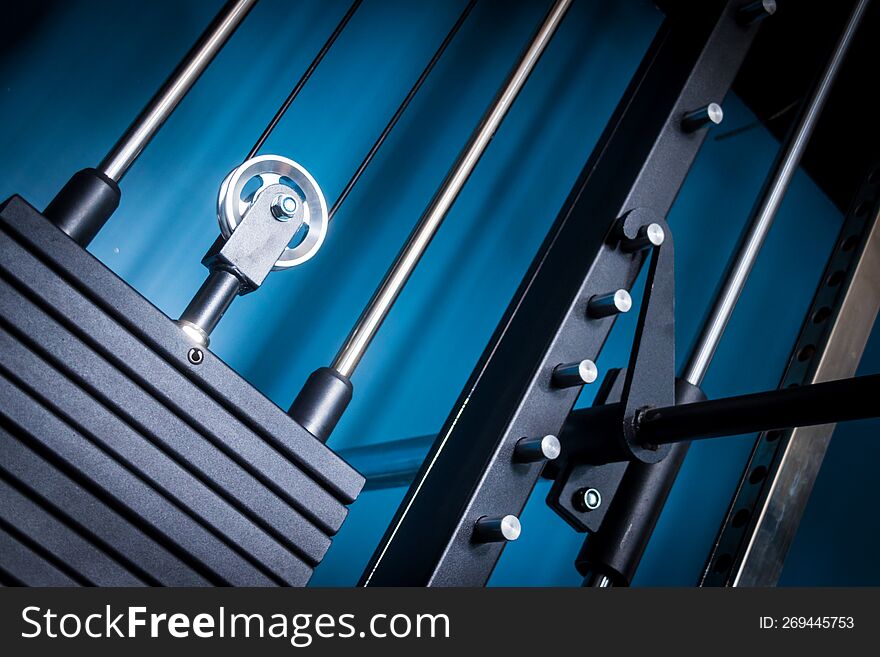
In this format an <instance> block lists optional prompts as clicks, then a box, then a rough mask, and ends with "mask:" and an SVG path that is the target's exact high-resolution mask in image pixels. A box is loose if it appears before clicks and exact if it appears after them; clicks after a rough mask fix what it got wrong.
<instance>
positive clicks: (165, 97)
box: [98, 0, 257, 182]
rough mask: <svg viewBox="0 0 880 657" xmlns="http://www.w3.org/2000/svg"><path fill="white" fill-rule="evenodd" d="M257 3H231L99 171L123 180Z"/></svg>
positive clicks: (246, 0) (239, 0)
mask: <svg viewBox="0 0 880 657" xmlns="http://www.w3.org/2000/svg"><path fill="white" fill-rule="evenodd" d="M256 3H257V0H230V1H229V2H227V3H226V4H225V5H224V6H223V9H222V10H221V11H220V13H219V14H217V17H216V18H215V19H214V21H213V22H212V23H211V24H210V25H209V26H208V28H207V29H206V30H205V32H204V33H203V34H202V36H201V37H200V38H199V40H198V42H197V43H196V45H195V46H193V48H192V49H191V50H190V51H189V52H188V53H187V55H186V57H184V59H183V61H182V62H181V63H180V65H179V66H178V67H177V69H176V70H175V71H174V73H172V74H171V77H169V78H168V80H166V81H165V84H164V85H162V88H161V89H159V91H158V92H157V93H156V95H155V96H153V98H152V99H151V100H150V102H149V103H148V104H147V106H146V107H145V108H144V109H143V111H141V113H140V114H139V115H138V117H137V118H136V119H135V120H134V122H133V123H132V124H131V125H130V126H129V127H128V130H126V132H125V134H124V135H122V137H121V138H120V139H119V141H118V142H116V145H115V146H113V148H112V149H111V150H110V152H109V153H107V155H106V156H105V157H104V159H103V160H101V163H100V164H99V165H98V169H99V170H100V171H101V172H102V173H103V174H104V175H106V176H107V177H108V178H111V179H112V180H114V181H116V182H119V181H120V180H122V177H123V176H124V175H125V174H126V172H127V171H128V169H129V168H130V167H131V165H132V164H133V163H134V161H135V160H136V159H137V158H138V156H139V155H140V154H141V151H143V150H144V148H145V147H146V145H147V144H149V143H150V140H151V139H152V138H153V137H154V136H155V134H156V132H157V131H158V130H159V128H161V127H162V124H163V123H165V121H166V120H167V119H168V117H169V116H171V113H172V112H173V111H174V110H175V109H176V108H177V105H178V104H179V103H180V101H181V100H183V97H184V96H186V94H187V92H189V90H190V89H191V88H192V86H193V85H194V84H195V82H196V80H198V79H199V77H200V76H201V74H202V72H203V71H204V70H205V68H207V66H208V64H210V63H211V61H212V60H213V59H214V57H215V56H216V55H217V53H218V52H220V49H221V48H223V46H224V45H225V43H226V42H227V41H228V40H229V37H230V36H232V33H233V32H235V30H236V28H238V26H239V25H240V24H241V22H242V21H243V20H244V18H245V16H247V15H248V12H250V10H251V9H252V8H253V6H254V5H255V4H256Z"/></svg>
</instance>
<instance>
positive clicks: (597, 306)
mask: <svg viewBox="0 0 880 657" xmlns="http://www.w3.org/2000/svg"><path fill="white" fill-rule="evenodd" d="M630 308H632V297H631V296H630V295H629V292H627V291H626V290H617V291H616V292H609V293H608V294H597V295H595V296H592V297H590V300H589V301H588V302H587V315H589V316H590V317H592V318H593V319H600V318H602V317H611V316H612V315H619V314H620V313H625V312H629V309H630Z"/></svg>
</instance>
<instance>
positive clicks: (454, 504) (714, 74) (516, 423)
mask: <svg viewBox="0 0 880 657" xmlns="http://www.w3.org/2000/svg"><path fill="white" fill-rule="evenodd" d="M738 4H740V3H738V2H727V3H720V2H704V3H694V4H693V5H690V4H689V5H688V6H687V10H686V11H679V12H678V13H677V14H676V15H675V16H674V17H670V18H669V19H667V21H666V22H665V23H664V24H663V26H662V27H661V29H660V31H659V33H658V35H657V37H656V38H655V40H654V42H653V44H652V45H651V47H650V49H649V50H648V53H647V54H646V56H645V58H644V59H643V61H642V64H641V65H640V67H639V69H638V71H637V72H636V74H635V76H634V77H633V80H632V82H631V83H630V85H629V87H628V89H627V91H626V93H625V95H624V97H623V99H622V100H621V102H620V104H619V105H618V108H617V110H616V111H615V113H614V115H613V116H612V118H611V120H610V122H609V124H608V126H607V127H606V130H605V132H604V133H603V135H602V137H601V138H600V140H599V142H598V144H597V146H596V147H595V149H594V151H593V155H592V156H591V157H590V159H589V161H588V162H587V164H586V166H585V168H584V171H583V173H582V174H581V176H580V177H579V179H578V181H577V183H576V184H575V186H574V188H573V190H572V192H571V194H570V196H569V198H568V200H567V201H566V202H565V204H564V206H563V208H562V210H561V212H560V213H559V216H558V218H557V220H556V221H555V223H554V225H553V226H552V228H551V230H550V232H549V234H548V236H547V238H546V240H545V242H544V244H543V245H542V246H541V248H540V250H539V252H538V254H537V255H536V258H535V260H534V261H533V264H532V266H531V268H530V269H529V272H528V273H527V274H526V276H525V278H524V280H523V282H522V284H521V285H520V288H519V289H518V290H517V292H516V294H515V295H514V298H513V300H512V301H511V304H510V306H509V307H508V310H507V312H506V313H505V315H504V317H503V318H502V320H501V322H500V324H499V326H498V328H497V330H496V332H495V334H494V335H493V337H492V338H491V340H490V342H489V344H488V346H487V348H486V350H485V351H484V353H483V356H482V357H481V359H480V361H479V362H478V364H477V366H476V368H475V370H474V372H473V374H472V375H471V378H470V380H469V381H468V383H467V384H466V386H465V389H464V390H463V392H462V394H461V396H460V397H459V399H458V401H457V403H456V404H455V406H454V407H453V409H452V411H451V413H450V415H449V418H448V419H447V421H446V423H445V425H444V427H443V429H442V430H441V432H440V434H439V436H438V439H437V441H436V442H435V443H434V446H433V447H432V449H431V451H430V452H429V454H428V456H427V458H426V459H425V463H424V464H423V466H422V468H421V470H420V472H419V473H418V475H417V476H416V479H415V481H414V482H413V485H412V487H411V488H410V490H409V492H408V493H407V495H406V498H405V499H404V501H403V503H402V505H401V507H400V509H399V510H398V512H397V514H396V515H395V518H394V520H393V521H392V523H391V525H390V527H389V529H388V531H387V532H386V534H385V536H384V538H383V539H382V541H381V543H380V544H379V546H378V548H377V550H376V553H375V554H374V556H373V558H372V559H371V561H370V563H369V565H368V566H367V569H366V571H365V573H364V575H363V577H362V579H361V583H362V584H363V585H482V584H485V582H486V581H487V579H488V577H489V575H490V574H491V572H492V569H493V568H494V566H495V563H496V561H497V559H498V557H499V556H500V554H501V551H502V549H503V546H504V544H503V543H501V542H498V543H476V542H475V541H474V540H473V531H474V529H473V528H474V524H475V523H476V521H477V520H478V519H480V518H481V517H484V516H485V517H504V516H506V515H508V514H518V513H520V512H521V510H522V508H523V507H524V505H525V503H526V501H527V499H528V497H529V495H530V494H531V491H532V488H533V487H534V484H535V482H536V481H537V479H538V476H539V473H540V470H541V467H542V466H541V464H523V463H517V462H515V461H514V459H513V453H514V448H515V445H516V443H517V442H518V441H519V440H520V439H521V438H523V437H535V436H542V435H547V434H558V433H559V430H560V429H561V427H562V425H563V423H564V422H565V418H566V416H567V415H568V414H569V412H570V411H571V407H572V405H573V404H574V401H575V399H576V398H577V395H578V393H579V388H578V387H577V386H574V387H571V388H557V387H554V386H553V385H551V378H552V373H553V370H554V368H555V367H556V366H557V365H558V364H559V363H570V362H574V361H577V360H582V359H585V358H586V359H591V360H593V361H595V359H596V356H597V355H598V353H599V351H600V350H601V348H602V345H603V343H604V341H605V338H606V337H607V335H608V332H609V331H610V330H611V327H612V326H613V322H614V319H613V317H606V318H602V319H591V318H588V317H587V305H588V300H589V299H590V298H591V297H593V296H594V295H597V294H604V293H607V292H609V291H613V290H618V289H627V288H629V287H631V286H632V284H633V282H634V281H635V278H636V276H637V275H638V272H639V270H640V268H641V265H642V263H643V261H644V259H645V254H644V253H636V254H633V253H627V252H625V251H623V250H621V249H618V248H617V247H616V245H614V244H611V243H610V242H612V240H609V239H608V238H609V234H610V231H611V230H612V227H613V226H614V225H616V223H617V221H618V220H619V218H620V217H621V216H623V215H624V214H626V212H628V211H630V210H633V209H636V208H644V209H646V210H647V211H648V212H650V213H653V216H658V217H665V215H666V213H667V212H668V210H669V208H670V207H671V205H672V203H673V201H674V199H675V197H676V195H677V193H678V190H679V188H680V186H681V184H682V182H683V181H684V178H685V176H686V175H687V172H688V170H689V169H690V166H691V164H692V162H693V160H694V158H695V157H696V154H697V152H698V150H699V148H700V145H701V144H702V141H703V139H704V137H705V131H704V130H703V131H697V132H692V133H687V132H685V131H683V130H682V128H681V125H680V121H681V117H682V116H683V115H684V114H685V113H687V112H689V111H691V110H693V109H694V108H697V107H702V106H705V105H706V104H707V103H709V102H719V101H720V100H721V99H722V98H723V97H724V95H725V94H726V93H727V91H728V89H729V88H730V85H731V83H732V81H733V78H734V76H735V75H736V72H737V70H738V69H739V66H740V64H741V62H742V60H743V58H744V57H745V53H746V52H747V50H748V48H749V46H750V45H751V41H752V38H753V36H754V30H753V29H752V28H746V27H743V26H741V25H740V24H738V23H737V21H736V8H737V5H738ZM523 531H525V532H528V531H529V528H528V527H527V526H526V527H524V528H523Z"/></svg>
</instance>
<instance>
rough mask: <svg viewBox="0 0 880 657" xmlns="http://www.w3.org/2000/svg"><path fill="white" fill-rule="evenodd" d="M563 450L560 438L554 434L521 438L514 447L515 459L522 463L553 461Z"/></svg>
mask: <svg viewBox="0 0 880 657" xmlns="http://www.w3.org/2000/svg"><path fill="white" fill-rule="evenodd" d="M561 452H562V445H560V444H559V438H557V437H556V436H553V435H547V436H543V437H542V438H520V439H519V440H518V441H517V443H516V447H514V449H513V458H514V460H516V461H518V462H520V463H537V462H538V461H552V460H553V459H555V458H556V457H558V456H559V454H560V453H561Z"/></svg>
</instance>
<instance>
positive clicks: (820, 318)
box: [813, 306, 831, 324]
mask: <svg viewBox="0 0 880 657" xmlns="http://www.w3.org/2000/svg"><path fill="white" fill-rule="evenodd" d="M829 317H831V308H829V307H828V306H822V307H821V308H819V310H817V311H816V312H814V313H813V324H821V323H822V322H824V321H825V320H826V319H828V318H829Z"/></svg>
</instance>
